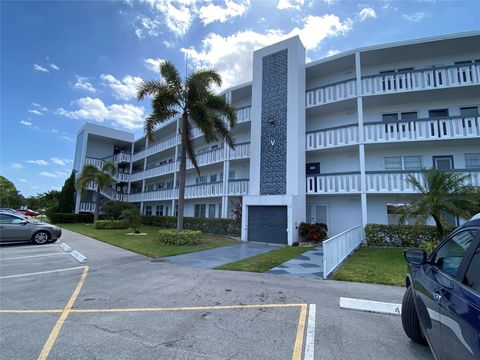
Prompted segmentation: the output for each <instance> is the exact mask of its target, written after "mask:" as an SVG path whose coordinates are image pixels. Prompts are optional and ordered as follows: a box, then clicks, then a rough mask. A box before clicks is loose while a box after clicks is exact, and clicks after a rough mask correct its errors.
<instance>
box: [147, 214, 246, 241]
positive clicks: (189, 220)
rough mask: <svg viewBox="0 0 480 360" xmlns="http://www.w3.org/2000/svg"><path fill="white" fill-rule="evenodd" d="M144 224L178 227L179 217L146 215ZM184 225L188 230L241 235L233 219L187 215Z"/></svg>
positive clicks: (167, 227) (168, 227) (170, 227)
mask: <svg viewBox="0 0 480 360" xmlns="http://www.w3.org/2000/svg"><path fill="white" fill-rule="evenodd" d="M142 224H143V225H151V226H158V227H161V228H166V229H176V228H177V218H176V217H175V216H147V215H144V216H142ZM183 227H184V228H185V229H188V230H199V231H201V232H203V233H208V234H215V235H231V236H239V235H240V228H239V227H238V225H237V224H236V223H235V220H233V219H213V218H194V217H185V218H183Z"/></svg>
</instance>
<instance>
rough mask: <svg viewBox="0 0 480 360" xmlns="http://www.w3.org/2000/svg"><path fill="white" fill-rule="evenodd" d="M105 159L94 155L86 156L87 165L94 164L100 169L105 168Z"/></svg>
mask: <svg viewBox="0 0 480 360" xmlns="http://www.w3.org/2000/svg"><path fill="white" fill-rule="evenodd" d="M103 164H104V161H103V160H102V159H96V158H92V157H86V158H85V165H93V166H95V167H96V168H98V169H100V170H101V169H103Z"/></svg>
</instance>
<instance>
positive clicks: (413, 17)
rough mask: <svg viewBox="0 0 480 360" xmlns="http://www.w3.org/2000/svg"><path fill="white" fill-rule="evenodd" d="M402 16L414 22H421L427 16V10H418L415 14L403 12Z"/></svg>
mask: <svg viewBox="0 0 480 360" xmlns="http://www.w3.org/2000/svg"><path fill="white" fill-rule="evenodd" d="M402 17H403V18H404V19H405V20H408V21H412V22H419V21H422V20H423V19H424V18H426V17H427V14H426V13H425V12H422V11H420V12H416V13H415V14H403V15H402Z"/></svg>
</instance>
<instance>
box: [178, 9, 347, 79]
mask: <svg viewBox="0 0 480 360" xmlns="http://www.w3.org/2000/svg"><path fill="white" fill-rule="evenodd" d="M352 23H353V22H352V20H350V19H347V20H345V21H341V20H340V19H339V18H338V17H337V16H335V15H330V14H327V15H323V16H311V15H310V16H307V17H306V18H304V19H303V26H302V27H301V28H298V27H296V28H294V29H293V30H291V31H290V32H289V33H285V32H283V31H282V30H280V29H270V30H267V31H266V32H265V33H263V34H262V33H257V32H254V31H252V30H246V31H240V32H237V33H234V34H232V35H229V36H227V37H222V36H221V35H218V34H215V33H211V34H209V35H208V36H207V37H206V38H205V39H203V40H202V46H201V48H200V49H198V50H197V49H195V48H190V49H182V51H183V52H186V51H188V56H189V58H190V59H191V60H192V62H193V65H194V66H195V67H197V68H198V67H214V68H215V69H216V70H217V71H218V72H219V73H220V74H221V75H222V79H223V81H224V83H223V87H228V86H231V85H233V84H239V83H242V82H246V81H249V80H251V74H252V52H253V51H254V50H256V49H259V48H262V47H265V46H267V45H271V44H273V43H275V42H278V41H280V40H283V39H285V38H288V37H292V36H294V35H298V36H300V38H301V40H302V42H303V44H304V45H305V47H306V49H307V50H315V49H318V48H319V47H320V44H321V42H322V41H323V40H324V39H326V38H328V37H335V36H339V35H343V34H345V33H347V32H348V31H350V30H351V29H352Z"/></svg>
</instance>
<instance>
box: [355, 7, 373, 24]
mask: <svg viewBox="0 0 480 360" xmlns="http://www.w3.org/2000/svg"><path fill="white" fill-rule="evenodd" d="M358 16H359V17H360V21H365V20H367V19H368V18H376V17H377V13H376V12H375V10H374V9H372V8H363V9H362V10H360V12H359V13H358Z"/></svg>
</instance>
